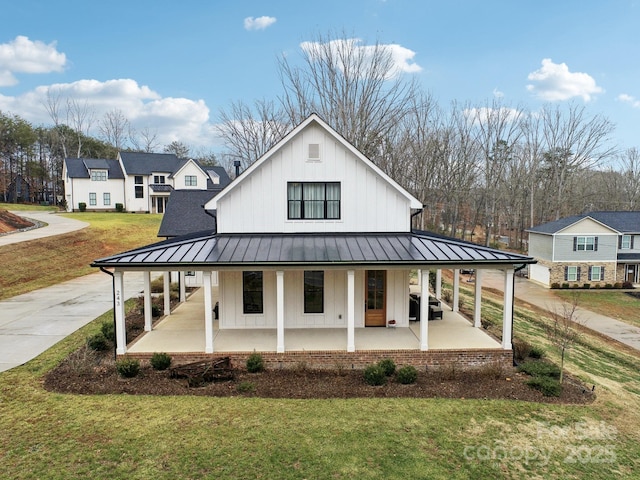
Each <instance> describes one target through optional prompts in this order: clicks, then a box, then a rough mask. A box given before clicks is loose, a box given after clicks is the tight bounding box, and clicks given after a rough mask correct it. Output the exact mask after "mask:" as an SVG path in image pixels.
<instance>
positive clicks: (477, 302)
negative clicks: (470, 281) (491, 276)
mask: <svg viewBox="0 0 640 480" xmlns="http://www.w3.org/2000/svg"><path fill="white" fill-rule="evenodd" d="M475 277H476V285H475V289H474V298H473V302H474V304H473V326H474V327H476V328H479V327H480V318H481V313H482V270H478V269H477V268H476V271H475Z"/></svg>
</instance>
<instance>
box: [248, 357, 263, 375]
mask: <svg viewBox="0 0 640 480" xmlns="http://www.w3.org/2000/svg"><path fill="white" fill-rule="evenodd" d="M262 371H264V359H263V358H262V355H260V354H259V353H252V354H251V355H249V358H247V372H249V373H259V372H262Z"/></svg>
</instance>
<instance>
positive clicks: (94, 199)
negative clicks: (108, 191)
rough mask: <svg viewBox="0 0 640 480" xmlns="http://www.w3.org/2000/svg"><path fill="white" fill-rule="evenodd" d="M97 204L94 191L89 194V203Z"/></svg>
mask: <svg viewBox="0 0 640 480" xmlns="http://www.w3.org/2000/svg"><path fill="white" fill-rule="evenodd" d="M97 204H98V200H97V197H96V194H95V193H90V194H89V205H92V206H95V205H97Z"/></svg>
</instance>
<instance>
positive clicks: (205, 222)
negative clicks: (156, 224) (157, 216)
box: [158, 189, 221, 237]
mask: <svg viewBox="0 0 640 480" xmlns="http://www.w3.org/2000/svg"><path fill="white" fill-rule="evenodd" d="M220 190H221V189H216V190H174V191H172V192H171V195H170V196H169V201H168V202H167V208H166V210H165V212H164V215H163V217H162V223H161V224H160V229H159V230H158V236H159V237H177V236H179V235H186V234H189V233H193V232H202V231H204V230H207V229H208V233H209V234H211V233H216V222H215V219H214V218H212V217H211V215H209V214H207V213H206V212H205V209H204V204H206V203H207V202H208V201H209V200H211V199H212V198H213V197H214V196H215V195H216V194H217V193H219V192H220ZM210 213H211V214H212V215H215V210H213V211H212V212H210Z"/></svg>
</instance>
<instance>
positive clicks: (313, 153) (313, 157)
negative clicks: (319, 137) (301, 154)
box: [307, 143, 320, 162]
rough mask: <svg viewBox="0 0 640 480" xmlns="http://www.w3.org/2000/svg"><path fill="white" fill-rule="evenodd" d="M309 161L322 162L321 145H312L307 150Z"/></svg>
mask: <svg viewBox="0 0 640 480" xmlns="http://www.w3.org/2000/svg"><path fill="white" fill-rule="evenodd" d="M307 160H309V161H311V162H318V161H320V144H319V143H310V144H309V145H308V150H307Z"/></svg>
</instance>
